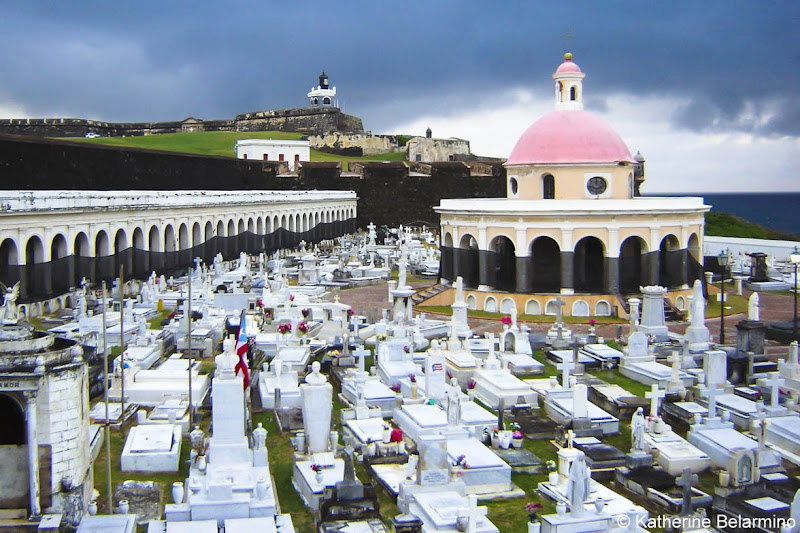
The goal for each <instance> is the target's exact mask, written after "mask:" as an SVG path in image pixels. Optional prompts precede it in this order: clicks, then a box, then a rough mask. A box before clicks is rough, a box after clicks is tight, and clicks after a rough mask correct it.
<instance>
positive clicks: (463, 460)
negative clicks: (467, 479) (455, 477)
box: [453, 453, 469, 470]
mask: <svg viewBox="0 0 800 533" xmlns="http://www.w3.org/2000/svg"><path fill="white" fill-rule="evenodd" d="M453 466H460V467H461V468H463V469H464V470H466V469H467V468H469V463H467V456H466V455H464V454H463V453H462V454H461V455H459V456H458V457H457V458H456V462H455V463H453Z"/></svg>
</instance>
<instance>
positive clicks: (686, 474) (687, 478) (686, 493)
mask: <svg viewBox="0 0 800 533" xmlns="http://www.w3.org/2000/svg"><path fill="white" fill-rule="evenodd" d="M697 482H698V477H697V474H692V469H691V468H689V467H688V466H687V467H686V468H684V469H683V474H681V476H680V477H679V478H678V479H676V480H675V485H677V486H679V487H681V488H682V489H683V509H682V510H681V516H689V515H691V514H692V485H694V484H695V483H697Z"/></svg>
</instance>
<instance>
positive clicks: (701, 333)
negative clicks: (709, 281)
mask: <svg viewBox="0 0 800 533" xmlns="http://www.w3.org/2000/svg"><path fill="white" fill-rule="evenodd" d="M705 309H706V300H705V298H703V284H702V283H701V282H700V280H699V279H698V280H695V282H694V285H693V286H692V304H691V310H692V312H691V315H692V317H691V325H690V326H689V327H688V328H686V339H687V340H688V341H689V350H690V351H693V352H702V351H704V350H708V346H709V341H710V339H711V334H710V333H709V331H708V327H706V323H705V318H706V315H705V312H706V311H705Z"/></svg>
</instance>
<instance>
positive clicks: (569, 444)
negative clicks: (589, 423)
mask: <svg viewBox="0 0 800 533" xmlns="http://www.w3.org/2000/svg"><path fill="white" fill-rule="evenodd" d="M574 438H575V432H574V431H572V430H571V429H568V430H567V448H570V449H572V439H574Z"/></svg>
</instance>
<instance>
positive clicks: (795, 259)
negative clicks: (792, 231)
mask: <svg viewBox="0 0 800 533" xmlns="http://www.w3.org/2000/svg"><path fill="white" fill-rule="evenodd" d="M789 259H790V260H791V261H792V265H793V266H794V314H792V342H794V341H796V340H797V264H798V263H800V250H798V249H797V246H795V247H794V250H792V253H790V254H789Z"/></svg>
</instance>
